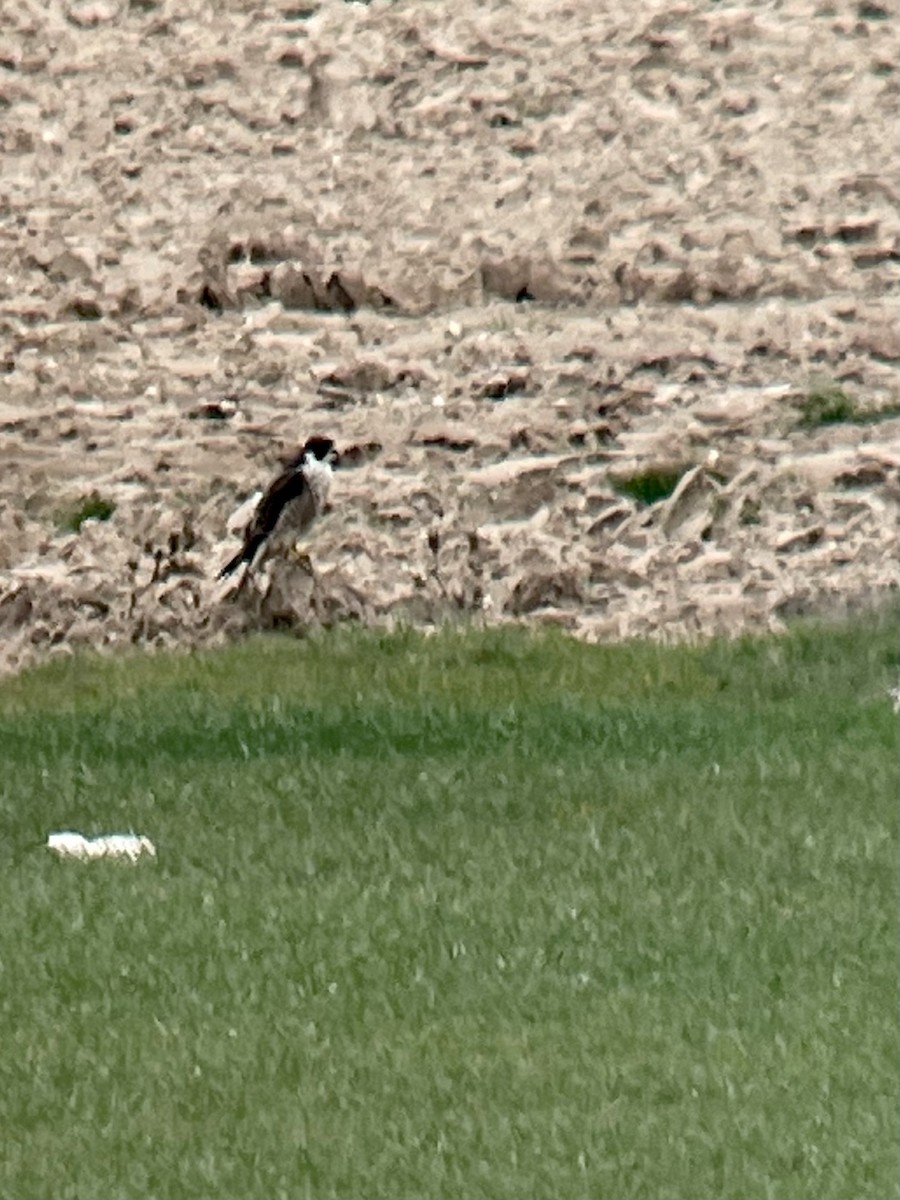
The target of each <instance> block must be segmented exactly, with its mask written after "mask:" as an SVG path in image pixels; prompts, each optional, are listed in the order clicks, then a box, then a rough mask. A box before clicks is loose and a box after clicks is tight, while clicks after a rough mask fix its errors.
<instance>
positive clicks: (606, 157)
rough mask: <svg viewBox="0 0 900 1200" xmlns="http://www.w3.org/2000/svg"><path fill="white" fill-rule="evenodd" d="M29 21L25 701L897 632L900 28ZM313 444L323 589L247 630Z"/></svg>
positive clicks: (584, 1) (723, 13)
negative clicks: (319, 445)
mask: <svg viewBox="0 0 900 1200" xmlns="http://www.w3.org/2000/svg"><path fill="white" fill-rule="evenodd" d="M0 10H2V11H0V30H2V32H0V149H2V158H0V462H2V471H0V521H2V529H3V538H2V543H0V639H2V640H0V667H2V668H3V669H7V670H8V669H14V668H17V667H19V666H20V665H22V664H24V663H26V662H30V661H33V660H34V659H35V658H38V657H43V656H45V655H46V654H48V653H50V652H53V651H55V652H65V651H67V650H68V649H70V648H71V647H74V646H80V645H97V646H99V645H112V644H129V643H147V644H154V645H157V644H166V645H168V644H187V645H195V644H200V643H204V642H208V641H213V640H221V639H223V638H226V637H229V636H234V635H236V634H238V633H240V632H241V631H243V630H247V629H252V628H258V627H261V626H263V627H271V626H285V625H293V626H304V625H307V624H310V623H313V622H324V623H330V622H334V621H338V620H343V619H359V620H363V621H367V622H385V621H388V620H392V619H399V620H404V621H412V622H415V623H421V624H433V623H436V622H440V621H442V620H447V619H453V618H454V617H457V616H462V617H466V616H467V615H470V614H475V615H477V618H478V619H479V620H486V621H500V620H509V619H528V620H532V621H539V622H552V623H555V624H559V625H562V626H564V627H565V628H567V629H571V630H572V631H573V632H575V633H576V634H578V635H580V636H584V637H586V638H619V637H625V636H629V635H633V634H650V635H653V636H665V637H685V636H696V635H705V634H708V633H713V632H718V631H722V630H725V631H737V630H743V629H746V628H761V627H772V626H777V625H778V623H779V622H780V621H781V620H783V618H784V617H786V616H789V615H792V614H795V613H800V612H810V611H830V610H832V609H835V608H844V607H847V606H855V605H862V604H868V603H870V602H871V601H872V600H873V599H874V600H877V599H879V598H881V597H884V596H885V595H887V594H888V593H889V592H890V591H891V590H892V589H893V590H896V586H897V574H898V572H897V517H898V502H900V485H898V466H900V442H898V435H900V418H898V416H897V415H896V414H897V413H898V411H900V409H898V405H897V387H896V385H897V365H898V359H900V337H898V325H897V294H898V260H900V240H898V233H900V215H898V202H900V195H898V153H897V149H898V147H897V137H896V132H897V121H896V110H897V102H898V75H897V61H898V56H897V41H898V22H897V17H896V13H895V11H894V5H893V4H887V3H885V2H884V0H877V2H873V0H866V2H864V3H859V4H844V3H828V2H821V3H815V2H813V0H784V2H783V3H781V4H772V3H756V4H754V3H749V4H744V5H741V6H726V5H724V4H713V3H701V2H700V0H679V2H675V3H673V2H672V0H666V2H665V3H662V2H660V0H646V2H645V3H642V4H640V5H634V6H628V5H618V4H615V5H614V4H603V3H594V2H592V0H568V2H566V0H489V2H488V3H474V2H473V0H434V2H430V3H421V2H412V0H396V2H389V0H376V2H374V3H371V4H368V5H364V4H353V3H344V2H342V0H282V3H280V4H272V5H256V4H251V3H249V0H248V2H242V0H226V2H224V3H223V2H218V0H217V2H215V3H213V2H211V0H192V2H191V3H188V4H176V3H174V0H66V2H62V3H59V2H54V3H50V4H48V3H47V2H46V0H30V2H28V0H26V2H24V3H23V2H17V3H12V0H3V3H0ZM823 417H826V418H827V417H832V418H836V419H835V420H833V421H830V422H826V423H823V422H822V418H823ZM310 433H325V434H330V435H332V436H333V437H334V438H335V439H336V440H337V442H338V444H339V446H340V447H341V449H342V451H343V452H344V457H343V466H342V469H341V471H340V472H339V474H338V475H337V476H336V479H335V487H334V496H333V501H334V502H333V507H332V510H331V512H330V513H329V514H328V515H327V516H326V517H325V519H324V520H323V522H322V523H321V524H320V525H319V527H318V528H317V531H316V533H315V536H314V537H313V539H312V540H311V541H310V543H309V545H308V547H307V549H308V550H309V552H310V554H311V557H312V564H313V567H312V568H310V567H309V566H304V565H303V564H302V563H300V564H292V565H285V566H284V567H281V566H278V567H277V569H272V570H266V571H263V572H262V573H261V574H260V575H259V576H258V578H257V579H256V581H255V582H254V583H253V584H252V585H251V586H249V587H247V588H245V589H244V590H243V591H242V592H240V593H239V594H236V593H235V589H234V584H233V583H230V584H229V583H217V582H216V581H215V574H216V571H217V569H218V567H219V566H220V565H221V564H222V563H223V562H224V561H225V559H226V558H227V557H228V556H229V555H230V554H231V553H233V551H234V550H235V548H236V545H237V542H236V520H239V518H238V519H236V518H234V516H233V514H234V512H235V510H236V509H237V508H238V507H239V505H240V504H241V502H242V501H244V500H245V499H246V498H247V497H248V496H249V495H251V494H252V493H253V492H254V491H255V490H256V488H257V487H258V486H259V485H260V484H262V483H264V482H265V481H266V480H267V478H268V477H270V475H271V474H272V472H273V471H274V470H275V469H276V468H277V467H278V460H279V456H281V455H283V454H285V453H286V452H288V451H290V450H292V449H293V448H294V447H295V446H296V445H297V443H298V442H302V441H303V440H304V439H305V437H306V436H308V435H309V434H310ZM673 487H674V491H672V488H673ZM667 493H671V494H667ZM654 495H660V496H662V498H660V499H657V500H656V501H655V502H648V501H652V500H653V497H654ZM111 509H114V511H112V512H111V515H108V514H109V513H110V510H111ZM87 511H94V512H96V513H97V514H98V515H99V516H108V519H105V520H100V519H92V520H87V521H84V523H82V524H81V525H80V528H79V529H78V530H77V531H74V532H73V531H72V528H71V527H73V526H76V525H78V524H79V519H80V517H82V516H84V514H85V512H87ZM67 525H68V526H69V527H70V528H69V529H67V528H66V526H67Z"/></svg>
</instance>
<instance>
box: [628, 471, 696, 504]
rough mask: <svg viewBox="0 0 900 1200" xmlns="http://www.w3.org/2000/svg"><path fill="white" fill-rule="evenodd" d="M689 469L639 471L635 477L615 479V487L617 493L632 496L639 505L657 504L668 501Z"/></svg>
mask: <svg viewBox="0 0 900 1200" xmlns="http://www.w3.org/2000/svg"><path fill="white" fill-rule="evenodd" d="M688 469H689V468H688V467H681V468H679V469H677V470H675V469H673V470H666V469H659V468H652V469H650V470H647V471H638V472H636V473H635V474H634V475H628V476H625V477H624V478H617V479H615V480H614V486H615V488H616V491H618V492H621V493H622V494H623V495H625V496H630V497H631V498H632V500H637V502H638V503H639V504H656V502H657V501H658V500H666V499H668V497H669V496H671V495H672V493H673V492H674V491H675V488H676V487H677V486H678V481H679V479H680V478H681V477H682V475H684V473H685V471H687V470H688Z"/></svg>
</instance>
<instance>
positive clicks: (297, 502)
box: [219, 437, 338, 579]
mask: <svg viewBox="0 0 900 1200" xmlns="http://www.w3.org/2000/svg"><path fill="white" fill-rule="evenodd" d="M337 457H338V455H337V450H336V449H335V445H334V442H333V441H332V440H331V438H325V437H312V438H309V440H308V441H307V442H306V444H305V445H304V447H303V449H302V450H300V451H299V452H298V453H297V454H295V455H294V457H293V458H291V459H290V460H289V462H288V463H287V465H286V467H285V469H284V470H283V471H282V472H281V474H280V475H278V476H277V477H276V478H275V479H273V480H272V482H271V483H270V484H269V486H268V487H267V488H266V490H265V492H264V493H263V495H262V499H261V500H260V502H259V504H257V506H256V510H255V512H254V513H253V516H252V517H251V518H250V520H249V522H248V523H247V528H246V529H245V530H244V544H243V546H241V548H240V550H239V551H238V552H237V554H236V555H235V556H234V558H232V559H230V560H229V561H228V562H227V563H226V564H225V566H224V567H223V568H222V570H221V571H220V572H219V579H225V578H226V576H228V575H232V574H234V572H235V571H236V570H237V569H238V567H239V566H240V565H241V563H246V564H247V566H248V568H249V566H250V565H251V563H252V562H253V560H254V559H255V558H256V556H257V554H258V553H259V552H260V550H261V549H262V548H263V547H264V546H265V547H266V549H267V551H274V552H278V551H279V550H280V551H281V552H284V550H287V549H289V548H290V547H293V546H294V545H295V543H296V542H297V540H298V539H299V538H300V537H302V536H303V535H304V534H305V533H307V532H308V531H309V529H310V527H311V526H312V524H313V522H314V521H315V519H316V517H318V516H319V515H320V514H321V512H322V509H323V508H324V507H325V504H326V502H327V500H328V493H329V491H330V490H331V467H332V464H333V463H335V462H336V461H337Z"/></svg>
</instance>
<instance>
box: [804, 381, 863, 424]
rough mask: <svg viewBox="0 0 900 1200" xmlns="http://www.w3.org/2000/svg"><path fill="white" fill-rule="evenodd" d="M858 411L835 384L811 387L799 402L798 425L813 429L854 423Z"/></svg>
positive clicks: (842, 390)
mask: <svg viewBox="0 0 900 1200" xmlns="http://www.w3.org/2000/svg"><path fill="white" fill-rule="evenodd" d="M859 415H860V414H859V411H858V409H857V407H856V405H855V404H854V402H853V400H852V399H851V398H850V397H849V396H848V395H847V393H846V392H845V391H844V389H843V388H841V387H839V386H838V385H837V384H833V383H832V384H823V385H821V386H818V387H813V388H811V389H810V391H809V392H808V393H807V395H806V396H805V397H804V399H803V400H802V401H801V402H800V422H799V423H800V425H801V427H803V428H805V429H814V428H815V427H816V426H817V425H836V424H838V423H839V422H841V421H854V420H857V419H858V417H859Z"/></svg>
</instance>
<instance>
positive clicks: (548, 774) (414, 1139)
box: [0, 617, 900, 1200]
mask: <svg viewBox="0 0 900 1200" xmlns="http://www.w3.org/2000/svg"><path fill="white" fill-rule="evenodd" d="M897 642H898V639H897V634H896V630H895V622H894V619H893V617H891V619H886V618H883V617H873V618H870V619H869V620H868V621H867V622H866V623H864V624H863V623H858V624H857V625H856V626H855V627H853V628H848V627H843V628H840V629H831V630H824V629H815V628H811V627H804V628H800V629H798V630H796V631H794V632H793V633H792V634H790V635H789V636H787V637H785V638H782V639H779V640H772V639H762V640H742V641H738V642H735V643H732V644H723V643H716V644H711V645H707V646H704V647H700V648H676V649H672V648H668V649H667V648H662V647H657V646H652V645H637V644H632V645H625V646H618V647H597V648H591V647H585V646H581V645H578V644H576V643H573V642H570V641H567V640H564V639H563V638H561V637H541V638H537V637H530V636H528V635H526V634H524V633H521V632H518V631H500V632H489V633H470V634H468V635H463V634H459V633H452V632H451V633H446V634H441V635H440V636H436V637H433V638H430V639H427V638H423V637H421V636H418V635H414V634H412V633H400V634H395V635H391V636H383V637H379V636H377V635H373V634H365V633H361V632H356V631H349V632H339V633H337V634H332V635H321V636H317V637H315V638H312V639H310V640H308V641H306V642H296V641H290V640H286V639H280V638H272V639H266V640H256V641H251V642H248V643H245V644H243V645H241V646H238V647H236V648H232V649H230V650H227V651H223V652H221V653H214V654H202V655H182V656H174V657H173V656H158V657H137V656H133V657H122V658H120V659H117V660H112V661H102V660H98V659H94V658H81V659H75V660H68V661H61V662H57V663H54V664H52V665H50V666H48V667H46V668H43V669H40V670H37V671H33V672H30V673H28V674H25V675H23V676H20V677H18V678H15V679H10V680H6V681H3V682H2V684H0V755H2V767H3V769H2V779H0V814H2V822H3V826H2V827H3V837H2V841H0V868H2V870H0V889H2V892H0V905H2V909H0V912H2V917H0V1196H2V1197H10V1198H14V1200H28V1198H31V1197H35V1198H41V1200H46V1198H47V1197H53V1198H54V1200H65V1198H67V1197H84V1198H85V1200H96V1198H97V1197H113V1196H115V1197H117V1198H126V1197H164V1198H176V1197H186V1198H189V1200H199V1198H201V1197H223V1198H230V1197H235V1198H238V1197H254V1198H262V1197H291V1198H294V1197H306V1196H310V1197H330V1196H337V1197H348V1198H349V1197H386V1198H388V1197H427V1198H438V1197H460V1198H477V1197H486V1198H491V1200H493V1198H498V1197H517V1198H525V1197H546V1198H548V1200H550V1198H556V1197H575V1196H582V1197H594V1198H598V1197H600V1198H602V1197H609V1198H611V1200H613V1198H615V1200H619V1198H630V1197H647V1198H650V1200H657V1198H663V1197H665V1198H676V1197H683V1198H685V1200H703V1198H710V1200H719V1198H724V1197H728V1198H730V1200H738V1198H741V1197H748V1198H753V1200H759V1198H762V1197H776V1198H784V1200H802V1198H804V1197H810V1198H815V1200H829V1198H832V1200H839V1198H840V1200H858V1198H860V1197H877V1198H879V1200H882V1198H884V1197H889V1196H896V1195H897V1194H898V1156H897V1144H898V1137H900V1128H898V1126H900V1118H898V1111H900V1086H898V1050H900V1036H898V1017H897V1013H898V828H897V826H898V804H897V780H898V738H897V721H896V717H895V716H894V714H893V711H892V708H891V703H890V700H889V698H888V696H887V689H888V687H889V686H891V685H892V684H894V683H896V679H897V663H898V644H897ZM59 829H76V830H79V831H81V832H82V833H86V834H92V833H103V832H105V833H112V832H121V831H127V830H129V829H134V830H135V831H137V832H139V833H145V834H148V835H149V836H150V837H152V838H153V840H154V841H155V842H156V844H157V846H158V848H159V856H158V859H157V860H156V861H155V862H146V863H139V864H138V865H136V866H133V867H129V866H127V865H121V864H117V863H113V862H101V863H91V864H80V863H75V862H64V861H59V860H57V859H55V858H53V857H52V856H51V855H50V854H49V852H48V851H47V850H46V849H45V848H43V847H42V846H41V843H42V842H43V841H44V840H45V839H46V836H47V834H48V833H49V832H50V831H52V830H59Z"/></svg>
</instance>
